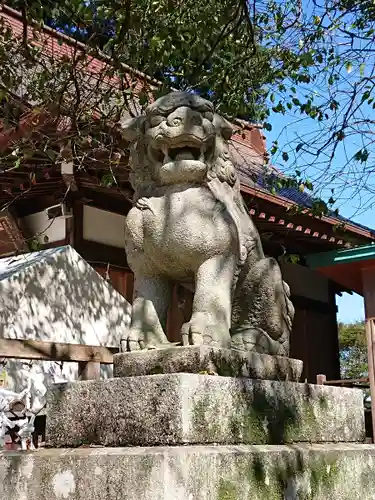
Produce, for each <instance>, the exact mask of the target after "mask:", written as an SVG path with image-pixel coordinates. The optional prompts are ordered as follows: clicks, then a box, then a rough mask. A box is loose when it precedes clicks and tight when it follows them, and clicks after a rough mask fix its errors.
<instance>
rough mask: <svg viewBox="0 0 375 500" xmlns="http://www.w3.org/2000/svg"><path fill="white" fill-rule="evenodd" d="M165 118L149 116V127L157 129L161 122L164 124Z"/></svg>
mask: <svg viewBox="0 0 375 500" xmlns="http://www.w3.org/2000/svg"><path fill="white" fill-rule="evenodd" d="M164 121H165V118H164V116H160V115H156V116H151V118H150V126H151V127H157V126H158V125H160V124H161V122H164Z"/></svg>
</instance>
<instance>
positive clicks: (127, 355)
mask: <svg viewBox="0 0 375 500" xmlns="http://www.w3.org/2000/svg"><path fill="white" fill-rule="evenodd" d="M302 368H303V363H302V361H300V360H298V359H291V358H286V357H283V356H270V355H268V354H259V353H257V352H251V351H250V352H242V351H236V350H234V349H220V348H215V347H210V346H188V347H170V348H167V349H153V350H148V351H136V352H124V353H120V354H115V355H114V357H113V370H114V376H115V377H136V376H139V375H155V374H162V373H163V374H165V373H201V372H207V373H208V374H212V375H213V374H216V375H222V376H224V377H249V378H254V379H266V380H291V381H293V382H298V381H299V380H300V378H301V373H302Z"/></svg>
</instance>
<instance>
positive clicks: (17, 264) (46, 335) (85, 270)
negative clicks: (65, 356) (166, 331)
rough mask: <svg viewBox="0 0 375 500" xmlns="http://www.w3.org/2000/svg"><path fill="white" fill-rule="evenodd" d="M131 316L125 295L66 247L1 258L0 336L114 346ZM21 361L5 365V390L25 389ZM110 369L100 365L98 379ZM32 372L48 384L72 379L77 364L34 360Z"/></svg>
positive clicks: (8, 362) (25, 383) (25, 384)
mask: <svg viewBox="0 0 375 500" xmlns="http://www.w3.org/2000/svg"><path fill="white" fill-rule="evenodd" d="M124 257H125V254H124ZM130 315H131V306H130V304H129V303H128V302H127V301H126V300H125V299H124V297H123V296H122V295H120V294H119V293H118V292H117V291H116V290H114V288H113V287H112V286H111V285H110V284H109V283H108V282H106V281H105V280H104V279H103V278H102V277H101V276H100V275H99V274H98V273H97V272H96V271H95V270H94V269H93V268H92V267H91V266H90V265H89V264H88V263H87V262H86V261H85V260H84V259H83V258H82V257H81V256H80V255H79V254H78V253H77V252H76V251H75V250H74V249H73V248H72V247H70V246H64V247H59V248H53V249H49V250H43V251H40V252H35V253H30V254H25V255H20V256H17V257H9V258H6V259H1V260H0V337H4V338H10V339H29V340H44V341H49V342H64V343H71V344H85V345H96V346H107V347H117V346H119V344H120V341H121V338H123V337H124V334H125V333H126V331H127V329H128V328H129V323H130ZM1 361H2V360H0V363H1ZM23 363H24V362H23V361H22V360H19V361H12V360H8V361H7V362H6V366H5V370H6V373H7V379H6V382H5V388H6V389H8V390H12V391H16V392H21V391H22V390H23V389H24V388H25V386H27V379H26V378H27V377H25V375H23V372H22V370H21V368H22V365H23ZM111 370H112V366H111V365H107V366H105V365H103V366H102V375H103V377H107V376H110V375H111ZM1 371H2V367H1V366H0V372H1ZM31 371H32V372H33V374H34V375H38V374H40V375H43V376H44V379H43V380H44V382H45V383H46V385H47V386H48V385H49V384H50V383H52V382H59V381H66V380H74V379H76V377H77V371H78V366H77V364H76V363H71V362H64V363H61V362H50V361H43V362H36V361H34V362H33V363H32V369H31Z"/></svg>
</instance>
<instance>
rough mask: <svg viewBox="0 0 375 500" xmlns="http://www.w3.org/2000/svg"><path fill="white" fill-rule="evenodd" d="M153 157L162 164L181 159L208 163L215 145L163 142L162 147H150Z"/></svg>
mask: <svg viewBox="0 0 375 500" xmlns="http://www.w3.org/2000/svg"><path fill="white" fill-rule="evenodd" d="M149 151H150V153H151V156H152V158H153V159H154V160H155V161H156V162H157V163H161V164H162V165H166V164H167V163H171V162H173V163H175V162H179V161H184V160H187V161H190V162H191V161H196V162H200V163H207V162H208V161H209V160H210V159H211V158H212V154H213V147H212V146H211V145H209V144H208V143H202V144H200V145H199V146H198V145H191V144H189V145H182V144H179V145H167V144H163V145H161V146H160V148H157V149H156V148H150V150H149Z"/></svg>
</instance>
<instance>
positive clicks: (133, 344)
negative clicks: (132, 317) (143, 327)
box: [120, 330, 144, 352]
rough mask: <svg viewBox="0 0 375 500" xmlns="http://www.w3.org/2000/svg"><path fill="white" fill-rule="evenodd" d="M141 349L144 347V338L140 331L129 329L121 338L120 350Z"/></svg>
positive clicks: (131, 350)
mask: <svg viewBox="0 0 375 500" xmlns="http://www.w3.org/2000/svg"><path fill="white" fill-rule="evenodd" d="M141 349H144V339H143V335H142V333H141V332H139V331H138V330H130V331H129V333H128V335H127V336H126V337H125V338H123V339H121V342H120V351H121V352H133V351H140V350H141Z"/></svg>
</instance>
